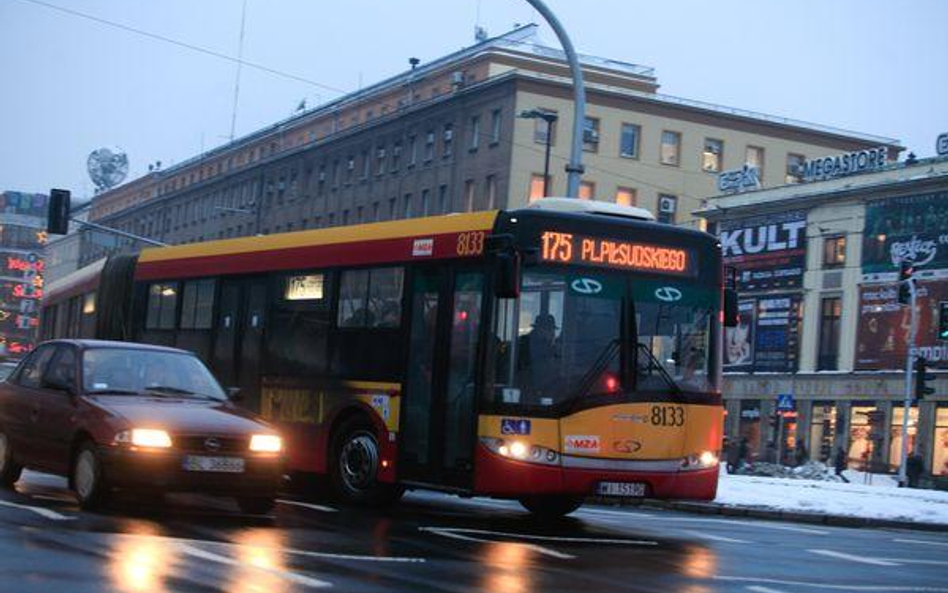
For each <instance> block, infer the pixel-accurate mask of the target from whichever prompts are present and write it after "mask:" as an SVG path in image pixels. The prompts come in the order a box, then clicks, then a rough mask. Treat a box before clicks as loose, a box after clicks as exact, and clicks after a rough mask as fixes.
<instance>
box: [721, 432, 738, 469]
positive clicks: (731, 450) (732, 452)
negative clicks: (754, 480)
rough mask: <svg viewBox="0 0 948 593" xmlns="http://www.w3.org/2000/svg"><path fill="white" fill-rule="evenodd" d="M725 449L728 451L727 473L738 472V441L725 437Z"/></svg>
mask: <svg viewBox="0 0 948 593" xmlns="http://www.w3.org/2000/svg"><path fill="white" fill-rule="evenodd" d="M724 451H725V452H726V453H727V473H729V474H733V473H736V472H737V465H738V463H739V460H738V457H737V441H736V440H734V439H730V438H728V437H724Z"/></svg>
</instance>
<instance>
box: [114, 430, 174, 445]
mask: <svg viewBox="0 0 948 593" xmlns="http://www.w3.org/2000/svg"><path fill="white" fill-rule="evenodd" d="M115 442H116V443H120V444H125V445H132V446H134V447H143V448H147V449H167V448H169V447H171V436H170V435H169V434H168V433H167V432H166V431H164V430H160V429H157V428H133V429H132V430H123V431H122V432H120V433H118V434H117V435H115Z"/></svg>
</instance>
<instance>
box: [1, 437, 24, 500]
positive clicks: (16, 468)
mask: <svg viewBox="0 0 948 593" xmlns="http://www.w3.org/2000/svg"><path fill="white" fill-rule="evenodd" d="M22 473H23V466H22V465H20V464H18V463H17V462H16V461H14V460H13V449H11V448H10V438H9V437H7V435H6V434H5V433H4V432H3V431H2V430H0V488H13V485H14V484H16V482H17V480H19V479H20V474H22Z"/></svg>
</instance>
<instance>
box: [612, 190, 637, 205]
mask: <svg viewBox="0 0 948 593" xmlns="http://www.w3.org/2000/svg"><path fill="white" fill-rule="evenodd" d="M637 201H638V196H637V195H636V191H635V190H634V189H632V188H631V187H620V188H619V189H618V190H616V204H619V205H620V206H635V204H636V202H637Z"/></svg>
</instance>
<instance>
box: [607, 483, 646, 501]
mask: <svg viewBox="0 0 948 593" xmlns="http://www.w3.org/2000/svg"><path fill="white" fill-rule="evenodd" d="M596 494H598V495H600V496H623V497H628V498H642V497H644V496H645V484H644V483H643V482H599V485H598V486H597V487H596Z"/></svg>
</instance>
